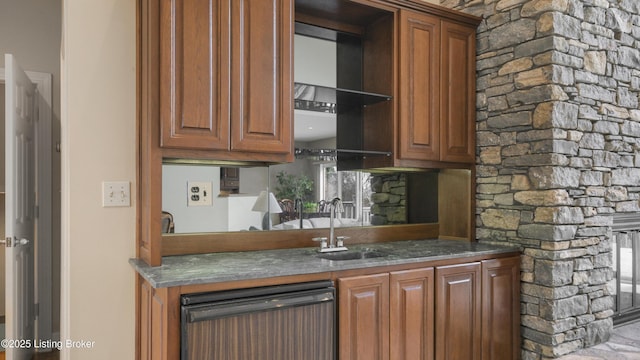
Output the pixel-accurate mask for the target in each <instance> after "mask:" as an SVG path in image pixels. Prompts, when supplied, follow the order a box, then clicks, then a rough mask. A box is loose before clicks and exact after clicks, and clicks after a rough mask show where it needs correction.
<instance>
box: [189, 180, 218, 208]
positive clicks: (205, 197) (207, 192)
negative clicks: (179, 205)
mask: <svg viewBox="0 0 640 360" xmlns="http://www.w3.org/2000/svg"><path fill="white" fill-rule="evenodd" d="M211 188H212V186H211V182H210V181H208V182H207V181H189V182H187V206H211V204H212V200H211V198H212V197H211Z"/></svg>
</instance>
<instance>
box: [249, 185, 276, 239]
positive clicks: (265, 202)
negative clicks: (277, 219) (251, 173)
mask: <svg viewBox="0 0 640 360" xmlns="http://www.w3.org/2000/svg"><path fill="white" fill-rule="evenodd" d="M251 210H252V211H260V212H263V213H264V216H263V217H262V230H271V214H280V213H281V212H282V209H281V208H280V205H279V204H278V200H277V199H276V196H275V195H273V193H272V192H267V191H266V190H262V191H260V195H258V198H257V199H256V203H255V204H253V207H252V208H251Z"/></svg>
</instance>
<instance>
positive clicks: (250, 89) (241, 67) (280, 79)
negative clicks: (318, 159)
mask: <svg viewBox="0 0 640 360" xmlns="http://www.w3.org/2000/svg"><path fill="white" fill-rule="evenodd" d="M231 3H232V5H231V16H232V23H233V28H232V31H231V34H232V40H231V41H232V45H231V48H232V54H231V61H232V67H231V79H232V84H231V86H232V95H231V104H232V106H231V124H232V125H231V150H237V151H246V152H267V153H284V154H286V153H291V152H292V150H293V149H292V140H291V137H292V136H293V134H292V121H291V119H292V116H293V93H292V87H293V84H292V79H293V77H292V72H293V63H292V44H293V4H292V3H293V1H292V0H261V1H250V0H233V1H231Z"/></svg>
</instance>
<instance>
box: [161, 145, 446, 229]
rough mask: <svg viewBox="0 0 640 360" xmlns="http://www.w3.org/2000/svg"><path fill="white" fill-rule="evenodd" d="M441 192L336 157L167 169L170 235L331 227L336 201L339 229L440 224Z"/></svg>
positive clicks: (425, 180)
mask: <svg viewBox="0 0 640 360" xmlns="http://www.w3.org/2000/svg"><path fill="white" fill-rule="evenodd" d="M307 145H309V144H296V146H307ZM316 145H317V144H316ZM437 194H438V191H437V173H435V172H381V173H375V172H367V171H338V170H337V166H336V162H335V161H334V160H333V159H331V158H330V157H324V158H320V159H319V158H317V157H306V158H301V159H296V161H295V162H294V163H290V164H279V165H272V166H269V167H219V166H210V165H180V164H165V165H164V166H163V188H162V203H163V213H164V214H163V232H165V233H167V232H175V233H210V232H233V231H263V230H279V231H281V230H295V229H301V228H302V229H311V228H327V227H329V220H330V219H329V215H330V211H329V202H330V201H331V200H332V199H334V198H336V197H339V198H340V199H341V200H342V204H343V211H342V212H339V213H337V214H336V220H335V222H334V226H336V227H354V226H375V225H392V224H407V223H411V224H413V223H427V222H437Z"/></svg>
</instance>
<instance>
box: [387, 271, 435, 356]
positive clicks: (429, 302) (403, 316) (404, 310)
mask: <svg viewBox="0 0 640 360" xmlns="http://www.w3.org/2000/svg"><path fill="white" fill-rule="evenodd" d="M433 273H434V272H433V268H426V269H417V270H407V271H399V272H392V273H391V275H390V290H391V294H390V299H389V305H390V310H389V316H390V321H389V325H390V331H389V333H390V336H391V338H390V345H389V347H390V354H391V359H394V360H403V359H415V360H427V359H429V360H431V359H433V356H434V335H433V331H434V318H433V316H434V287H433V286H434V285H433V284H434V280H433Z"/></svg>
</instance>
